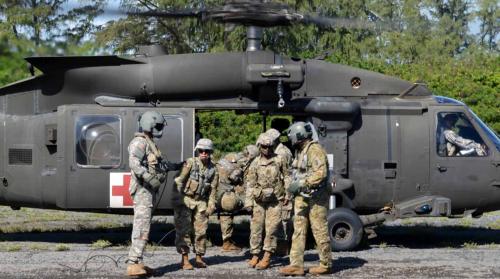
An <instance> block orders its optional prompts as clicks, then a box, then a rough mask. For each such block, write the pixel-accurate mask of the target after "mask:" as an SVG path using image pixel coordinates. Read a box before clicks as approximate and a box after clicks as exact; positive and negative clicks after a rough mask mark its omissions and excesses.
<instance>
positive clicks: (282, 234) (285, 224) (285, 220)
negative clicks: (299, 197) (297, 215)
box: [278, 201, 293, 242]
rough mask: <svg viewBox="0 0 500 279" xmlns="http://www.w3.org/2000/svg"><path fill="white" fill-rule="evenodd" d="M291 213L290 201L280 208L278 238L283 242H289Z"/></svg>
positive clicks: (291, 225)
mask: <svg viewBox="0 0 500 279" xmlns="http://www.w3.org/2000/svg"><path fill="white" fill-rule="evenodd" d="M292 211H293V202H292V201H289V202H288V204H287V205H283V206H282V207H281V229H280V230H279V234H278V238H279V239H281V240H283V241H285V242H288V241H290V239H291V237H292V228H293V224H292V218H291V217H292V216H291V215H292Z"/></svg>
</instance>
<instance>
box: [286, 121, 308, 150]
mask: <svg viewBox="0 0 500 279" xmlns="http://www.w3.org/2000/svg"><path fill="white" fill-rule="evenodd" d="M287 135H288V139H290V142H291V143H292V145H297V144H298V143H300V142H302V141H304V140H306V139H311V138H312V135H313V131H312V127H311V124H309V123H305V122H302V121H299V122H295V123H293V124H292V125H291V126H290V128H288V130H287Z"/></svg>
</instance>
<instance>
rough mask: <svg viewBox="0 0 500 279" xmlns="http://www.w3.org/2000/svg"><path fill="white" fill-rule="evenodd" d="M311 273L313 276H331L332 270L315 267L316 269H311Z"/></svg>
mask: <svg viewBox="0 0 500 279" xmlns="http://www.w3.org/2000/svg"><path fill="white" fill-rule="evenodd" d="M309 273H311V274H313V275H322V274H329V273H330V268H328V267H323V266H314V267H311V268H309Z"/></svg>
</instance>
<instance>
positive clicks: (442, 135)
mask: <svg viewBox="0 0 500 279" xmlns="http://www.w3.org/2000/svg"><path fill="white" fill-rule="evenodd" d="M436 138H437V152H438V154H439V156H443V157H446V156H447V157H459V156H461V157H473V156H486V155H488V149H487V147H486V145H485V144H484V141H483V140H482V139H481V137H480V136H479V133H478V132H477V131H476V129H475V128H474V126H472V124H471V122H470V121H469V119H468V118H467V117H466V116H465V114H464V113H461V112H441V113H439V114H438V125H437V131H436Z"/></svg>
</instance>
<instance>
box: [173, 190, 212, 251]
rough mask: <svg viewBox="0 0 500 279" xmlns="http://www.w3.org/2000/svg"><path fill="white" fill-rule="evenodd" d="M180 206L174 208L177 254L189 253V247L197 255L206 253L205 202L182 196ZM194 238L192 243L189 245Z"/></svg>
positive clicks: (206, 226) (206, 222)
mask: <svg viewBox="0 0 500 279" xmlns="http://www.w3.org/2000/svg"><path fill="white" fill-rule="evenodd" d="M182 203H183V204H182V205H180V206H177V207H175V208H174V223H175V247H176V248H177V252H178V253H179V254H187V253H189V245H190V244H193V245H192V246H193V251H194V252H195V253H196V254H197V255H204V254H205V251H206V240H207V228H208V216H207V214H206V213H207V202H206V201H203V200H195V199H193V198H190V197H187V196H184V197H183V200H182ZM191 236H194V243H191Z"/></svg>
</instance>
